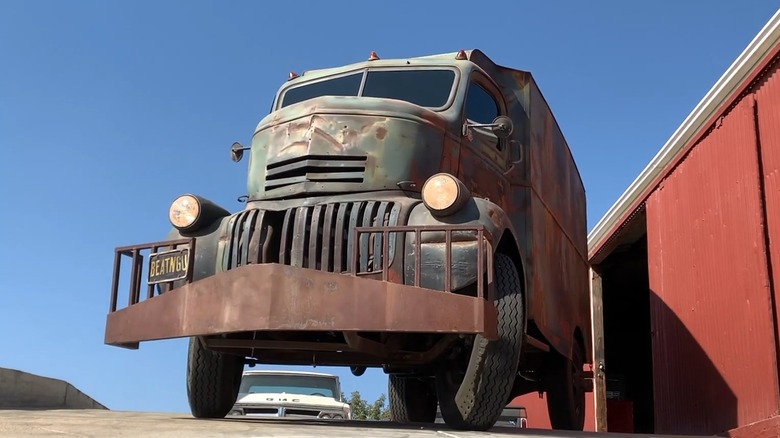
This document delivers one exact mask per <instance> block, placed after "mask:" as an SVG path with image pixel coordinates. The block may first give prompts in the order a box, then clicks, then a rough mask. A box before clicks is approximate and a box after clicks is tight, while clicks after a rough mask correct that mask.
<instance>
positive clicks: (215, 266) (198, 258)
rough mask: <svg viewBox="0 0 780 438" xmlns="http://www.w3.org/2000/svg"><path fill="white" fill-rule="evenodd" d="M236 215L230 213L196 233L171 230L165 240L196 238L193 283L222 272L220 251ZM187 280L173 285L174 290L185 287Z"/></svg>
mask: <svg viewBox="0 0 780 438" xmlns="http://www.w3.org/2000/svg"><path fill="white" fill-rule="evenodd" d="M233 216H235V214H230V213H228V214H227V215H226V216H222V217H219V218H217V219H215V220H214V221H213V222H212V223H211V224H208V225H205V226H203V227H202V228H200V229H199V230H197V231H194V232H181V231H179V230H177V229H176V228H171V231H169V232H168V235H167V236H166V237H165V240H176V239H181V238H192V237H194V238H195V241H196V245H195V261H194V264H193V270H192V281H197V280H202V279H204V278H207V277H211V276H212V275H214V274H216V273H217V272H220V271H221V270H222V269H221V263H219V262H218V261H220V260H221V258H220V257H219V255H220V252H221V251H220V249H221V248H222V246H223V242H221V240H222V239H223V238H224V237H225V236H226V235H227V233H226V229H227V227H228V224H229V222H230V219H231V218H232V217H233ZM184 284H186V280H178V281H175V282H174V283H173V287H174V288H178V287H181V286H184Z"/></svg>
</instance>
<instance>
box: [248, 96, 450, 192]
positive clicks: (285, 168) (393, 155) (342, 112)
mask: <svg viewBox="0 0 780 438" xmlns="http://www.w3.org/2000/svg"><path fill="white" fill-rule="evenodd" d="M446 132H447V122H446V119H445V118H444V117H442V116H441V115H440V114H439V113H436V112H434V111H431V110H428V109H426V108H422V107H419V106H417V105H414V104H411V103H408V102H403V101H396V100H388V99H376V98H367V97H337V96H326V97H319V98H316V99H310V100H307V101H304V102H300V103H298V104H295V105H291V106H289V107H286V108H282V109H281V110H278V111H275V112H274V113H272V114H269V115H268V116H266V117H265V118H264V119H263V120H262V121H261V122H260V124H259V125H258V126H257V130H256V132H255V135H254V137H253V138H252V146H251V150H252V151H251V157H250V164H249V177H248V182H247V188H248V194H249V197H250V198H251V199H278V198H289V197H295V196H304V195H307V194H310V193H346V192H358V191H373V190H386V189H393V190H397V189H398V188H399V183H401V182H407V181H411V182H413V183H415V184H416V186H417V187H418V188H419V187H421V186H422V183H423V182H425V179H427V178H428V177H429V176H430V175H432V174H433V173H435V172H437V171H439V170H440V169H444V171H447V169H449V165H450V161H451V160H450V157H451V155H452V154H451V153H450V152H449V151H445V153H442V152H443V145H444V139H445V137H446V134H445V133H446ZM442 161H444V162H446V164H445V167H442Z"/></svg>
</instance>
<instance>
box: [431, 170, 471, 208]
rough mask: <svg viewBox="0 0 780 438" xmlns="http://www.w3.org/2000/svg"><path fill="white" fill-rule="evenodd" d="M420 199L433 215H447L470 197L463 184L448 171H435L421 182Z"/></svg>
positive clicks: (464, 203) (461, 205)
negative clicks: (435, 172)
mask: <svg viewBox="0 0 780 438" xmlns="http://www.w3.org/2000/svg"><path fill="white" fill-rule="evenodd" d="M421 195H422V201H423V203H424V204H425V206H426V207H428V210H430V211H431V213H432V214H433V215H434V216H439V217H443V216H449V215H451V214H454V213H456V212H457V211H458V210H460V209H461V208H463V206H464V205H466V202H468V200H469V199H471V192H470V191H469V189H468V188H467V187H466V185H465V184H463V182H462V181H461V180H459V179H458V178H455V177H454V176H452V175H450V174H449V173H437V174H435V175H433V176H431V177H430V178H428V180H427V181H425V184H423V187H422V190H421Z"/></svg>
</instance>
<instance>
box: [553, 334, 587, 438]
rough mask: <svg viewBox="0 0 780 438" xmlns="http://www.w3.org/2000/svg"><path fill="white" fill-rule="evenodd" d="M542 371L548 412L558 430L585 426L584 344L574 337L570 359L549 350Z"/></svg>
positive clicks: (581, 428)
mask: <svg viewBox="0 0 780 438" xmlns="http://www.w3.org/2000/svg"><path fill="white" fill-rule="evenodd" d="M549 354H550V356H549V358H548V362H547V364H546V367H545V372H544V387H545V390H546V392H547V412H548V415H549V417H550V425H551V426H552V428H553V429H557V430H583V428H584V427H585V377H584V373H583V372H582V367H583V362H584V357H583V356H584V352H583V347H582V345H580V343H579V341H578V340H577V338H576V337H575V340H574V342H573V343H572V358H573V359H569V358H567V357H566V356H564V355H562V354H560V353H558V352H557V351H555V350H552V351H550V353H549Z"/></svg>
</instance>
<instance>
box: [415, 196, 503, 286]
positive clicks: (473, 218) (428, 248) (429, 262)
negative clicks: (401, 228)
mask: <svg viewBox="0 0 780 438" xmlns="http://www.w3.org/2000/svg"><path fill="white" fill-rule="evenodd" d="M407 223H408V225H410V226H436V225H456V224H457V225H473V226H477V225H482V226H484V227H485V230H486V231H487V234H486V236H485V237H486V238H487V239H488V240H489V241H490V243H491V245H492V248H493V251H494V252H495V250H496V249H497V247H498V242H499V241H500V239H501V236H503V235H504V232H505V231H507V230H509V231H510V232H511V233H512V235H513V236H516V235H517V234H515V232H514V227H513V226H512V223H511V221H510V220H509V217H508V216H507V214H506V212H504V210H502V209H501V207H499V206H498V205H496V204H494V203H492V202H490V201H488V200H486V199H482V198H472V199H470V200H469V201H468V202H467V203H466V205H465V206H464V207H463V208H462V209H461V210H460V211H458V212H457V213H455V214H453V215H451V216H447V217H444V218H437V217H436V216H434V215H432V214H431V212H430V210H428V208H427V207H426V206H425V205H424V204H423V203H420V204H417V205H416V206H415V207H414V208H413V209H412V211H411V212H410V213H409V219H408V222H407ZM477 238H478V236H477V233H476V232H473V231H457V232H453V233H452V263H451V265H450V266H451V270H452V277H451V278H450V289H451V290H452V291H458V290H460V289H464V288H466V287H469V286H471V285H474V284H475V283H476V281H477V272H478V266H477V260H478V257H477V251H478V249H479V245H478V242H477ZM445 239H446V236H445V233H444V232H423V233H422V234H421V236H420V253H421V254H420V257H421V262H420V263H421V269H420V284H419V286H420V287H424V288H429V289H434V290H444V289H445V275H446V272H445V269H444V265H445V251H446V248H445ZM513 244H515V245H516V243H515V242H513ZM415 246H416V242H415V234H414V233H407V237H406V239H405V246H404V260H405V261H404V281H405V283H406V284H414V277H415V275H414V273H415V272H414V271H415V262H416V254H415ZM489 256H492V254H490V255H489ZM483 260H484V264H483V268H484V269H486V268H487V257H483Z"/></svg>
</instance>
